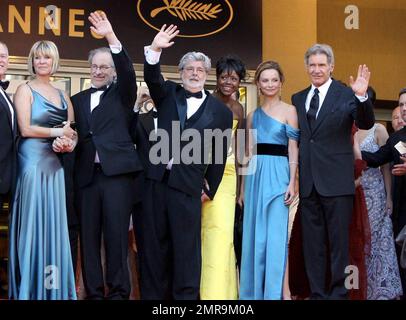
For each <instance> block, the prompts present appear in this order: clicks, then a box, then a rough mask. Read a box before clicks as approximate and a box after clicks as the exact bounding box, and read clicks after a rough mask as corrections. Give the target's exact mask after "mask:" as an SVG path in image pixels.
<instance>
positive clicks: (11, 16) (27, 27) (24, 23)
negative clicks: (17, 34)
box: [8, 5, 31, 34]
mask: <svg viewBox="0 0 406 320" xmlns="http://www.w3.org/2000/svg"><path fill="white" fill-rule="evenodd" d="M8 11H9V12H8V32H10V33H14V21H15V20H17V22H18V24H19V26H20V27H21V29H22V30H23V31H24V33H26V34H30V32H31V7H30V6H25V12H24V17H25V19H23V18H22V17H21V15H20V13H19V12H18V10H17V8H16V7H15V6H14V5H9V6H8Z"/></svg>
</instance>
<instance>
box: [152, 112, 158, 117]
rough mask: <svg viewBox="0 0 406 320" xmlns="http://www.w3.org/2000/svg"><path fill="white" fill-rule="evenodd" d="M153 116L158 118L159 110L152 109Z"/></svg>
mask: <svg viewBox="0 0 406 320" xmlns="http://www.w3.org/2000/svg"><path fill="white" fill-rule="evenodd" d="M152 118H154V119H156V118H158V111H155V110H152Z"/></svg>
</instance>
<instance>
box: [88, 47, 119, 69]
mask: <svg viewBox="0 0 406 320" xmlns="http://www.w3.org/2000/svg"><path fill="white" fill-rule="evenodd" d="M97 53H108V54H109V55H110V56H111V66H112V67H113V68H115V67H116V66H115V65H114V61H113V56H112V55H111V50H110V48H107V47H101V48H97V49H93V50H91V51H90V52H89V56H88V58H87V61H88V62H89V64H92V60H93V58H94V56H95V55H96V54H97Z"/></svg>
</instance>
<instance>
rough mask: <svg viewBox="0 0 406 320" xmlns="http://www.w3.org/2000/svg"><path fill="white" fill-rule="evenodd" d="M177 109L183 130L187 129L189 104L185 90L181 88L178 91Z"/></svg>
mask: <svg viewBox="0 0 406 320" xmlns="http://www.w3.org/2000/svg"><path fill="white" fill-rule="evenodd" d="M176 108H177V110H178V116H179V120H180V125H181V129H182V130H183V129H184V127H185V121H186V115H187V104H186V96H185V90H184V89H183V88H182V87H181V86H179V87H178V89H177V91H176Z"/></svg>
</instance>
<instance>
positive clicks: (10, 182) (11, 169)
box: [0, 42, 17, 211]
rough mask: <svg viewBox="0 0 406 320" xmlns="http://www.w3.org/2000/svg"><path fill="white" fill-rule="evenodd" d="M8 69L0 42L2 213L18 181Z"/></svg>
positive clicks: (15, 120)
mask: <svg viewBox="0 0 406 320" xmlns="http://www.w3.org/2000/svg"><path fill="white" fill-rule="evenodd" d="M7 68H8V48H7V46H6V44H5V43H3V42H0V211H1V210H2V208H3V201H4V200H5V199H6V198H8V199H9V200H10V201H9V203H10V205H11V203H12V200H11V194H12V191H13V189H14V184H15V180H16V165H17V163H16V139H17V118H16V114H15V111H14V105H13V103H12V102H11V99H10V98H9V96H8V95H7V93H6V89H7V87H8V85H9V82H8V81H4V78H5V75H6V72H7Z"/></svg>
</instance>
